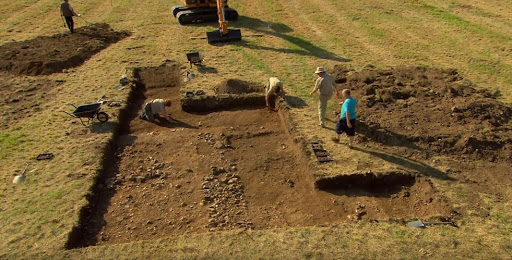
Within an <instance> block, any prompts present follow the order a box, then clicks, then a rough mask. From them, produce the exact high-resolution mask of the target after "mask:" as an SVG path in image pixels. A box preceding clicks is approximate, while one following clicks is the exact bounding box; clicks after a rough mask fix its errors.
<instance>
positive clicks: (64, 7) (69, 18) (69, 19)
mask: <svg viewBox="0 0 512 260" xmlns="http://www.w3.org/2000/svg"><path fill="white" fill-rule="evenodd" d="M60 15H61V16H62V17H64V19H65V20H66V24H67V25H68V28H69V31H70V32H71V33H74V32H75V28H74V27H75V23H74V21H73V16H78V17H80V16H81V15H80V14H77V13H75V11H74V10H73V7H71V5H70V4H69V0H64V2H63V3H62V4H60Z"/></svg>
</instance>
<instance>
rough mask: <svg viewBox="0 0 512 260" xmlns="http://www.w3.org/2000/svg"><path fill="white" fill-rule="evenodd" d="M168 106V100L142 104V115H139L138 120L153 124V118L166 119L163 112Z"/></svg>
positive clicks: (156, 100) (165, 113) (169, 102)
mask: <svg viewBox="0 0 512 260" xmlns="http://www.w3.org/2000/svg"><path fill="white" fill-rule="evenodd" d="M170 106H171V101H170V100H169V99H153V100H151V101H149V102H147V103H146V104H144V110H143V112H142V115H140V119H144V120H147V121H149V122H153V121H155V116H159V117H162V118H166V117H167V112H166V111H165V107H170Z"/></svg>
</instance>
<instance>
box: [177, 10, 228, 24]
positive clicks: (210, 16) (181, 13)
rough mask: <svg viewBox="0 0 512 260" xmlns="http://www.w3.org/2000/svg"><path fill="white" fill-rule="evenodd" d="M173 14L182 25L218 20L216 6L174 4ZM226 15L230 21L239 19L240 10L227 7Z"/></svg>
mask: <svg viewBox="0 0 512 260" xmlns="http://www.w3.org/2000/svg"><path fill="white" fill-rule="evenodd" d="M172 13H173V16H174V17H176V19H177V20H178V22H179V23H180V24H181V25H185V24H196V23H209V22H216V21H217V20H218V19H219V18H218V16H217V9H215V8H186V7H184V6H173V8H172ZM225 16H226V20H228V21H236V20H238V12H237V11H236V10H235V9H232V8H229V7H226V8H225Z"/></svg>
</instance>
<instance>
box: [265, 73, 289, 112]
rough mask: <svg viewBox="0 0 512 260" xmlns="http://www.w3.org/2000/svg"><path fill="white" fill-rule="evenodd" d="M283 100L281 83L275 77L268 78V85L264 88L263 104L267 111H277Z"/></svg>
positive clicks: (283, 94)
mask: <svg viewBox="0 0 512 260" xmlns="http://www.w3.org/2000/svg"><path fill="white" fill-rule="evenodd" d="M278 99H279V100H278ZM284 99H285V93H284V88H283V82H281V80H279V79H278V78H277V77H271V78H269V79H268V83H267V85H266V86H265V102H266V104H267V108H268V109H269V110H274V111H277V110H278V109H279V107H278V106H279V102H281V101H283V100H284Z"/></svg>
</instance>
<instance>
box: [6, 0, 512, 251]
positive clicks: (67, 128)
mask: <svg viewBox="0 0 512 260" xmlns="http://www.w3.org/2000/svg"><path fill="white" fill-rule="evenodd" d="M469 2H471V1H469ZM491 2H493V3H495V4H500V3H501V2H499V1H491ZM72 3H73V5H74V6H75V8H76V9H77V10H78V11H79V12H81V13H84V18H85V19H87V20H88V21H89V22H108V23H110V24H111V26H112V27H113V28H114V29H127V30H130V31H132V32H133V36H132V37H130V38H128V39H126V40H124V41H121V42H119V43H117V44H115V45H113V46H111V47H110V48H108V49H106V50H105V51H103V52H102V53H99V54H98V55H95V56H94V57H93V58H92V59H91V60H89V61H87V62H86V63H85V64H84V65H83V66H81V67H79V68H75V69H71V70H69V73H62V74H57V75H52V76H48V77H47V78H48V79H65V80H66V83H65V84H63V85H62V86H60V87H58V88H57V89H55V90H54V91H55V92H57V95H56V97H55V98H54V99H52V100H50V101H49V102H48V103H47V104H45V105H44V109H43V111H42V112H41V113H40V114H38V117H36V118H33V119H30V120H23V122H19V123H17V124H16V125H14V126H13V127H12V128H11V129H9V130H8V131H5V132H2V133H0V144H1V148H2V149H1V151H0V163H2V165H3V167H2V168H3V169H2V177H3V178H2V180H4V181H3V182H2V183H0V200H1V204H0V222H1V223H2V232H0V258H1V259H4V258H5V259H9V258H11V259H23V258H30V259H63V258H72V259H133V258H139V259H171V258H175V259H180V258H182V259H183V258H196V257H197V258H206V259H247V258H261V259H302V258H306V259H307V258H311V259H321V258H324V259H383V258H387V259H424V258H431V259H446V258H460V259H488V258H494V259H506V258H507V257H509V256H510V255H511V254H512V252H511V250H512V249H511V248H512V243H511V242H510V239H509V236H508V235H509V234H510V229H511V223H510V221H511V220H510V219H511V218H510V212H511V207H510V205H508V204H504V205H502V206H501V207H493V209H492V211H491V215H490V218H489V219H486V218H481V217H478V216H477V215H476V214H475V216H472V215H471V214H469V213H466V215H465V218H464V219H463V221H464V223H463V225H461V226H462V227H461V228H460V229H449V228H448V229H446V228H439V227H435V228H430V229H425V230H417V229H409V228H407V227H404V226H403V225H402V224H401V223H395V222H393V221H391V222H387V221H384V222H382V223H366V222H363V223H345V220H340V223H339V224H334V225H332V226H326V227H305V228H296V229H274V230H266V231H249V232H241V231H230V232H222V233H215V234H201V235H194V236H180V237H169V238H164V239H159V240H154V241H137V242H133V243H128V244H120V245H110V246H102V247H91V248H85V249H75V250H70V251H66V250H63V245H64V244H65V242H66V240H67V234H68V233H69V232H70V230H71V228H72V226H73V225H76V224H77V221H78V212H79V210H80V208H81V207H82V206H84V205H85V204H86V201H85V198H84V196H85V195H86V194H87V193H88V192H89V191H90V188H91V185H92V180H93V179H94V176H95V175H96V174H97V171H98V170H99V169H100V168H101V165H100V162H101V158H102V155H101V152H102V151H103V147H104V146H105V145H106V143H107V141H108V139H109V138H111V132H108V131H106V132H105V133H96V132H85V133H82V131H83V129H84V128H82V127H81V126H80V125H78V124H70V119H69V118H68V117H65V116H63V115H60V114H58V113H55V112H54V111H58V110H60V109H64V108H65V106H66V105H65V104H66V103H68V102H74V103H80V102H82V101H85V100H97V99H98V98H99V97H101V96H102V95H108V96H109V97H110V98H112V99H116V100H122V99H124V98H126V95H127V93H126V92H119V91H115V90H114V89H113V86H115V85H116V84H117V80H118V78H119V76H120V75H121V74H122V73H123V71H124V68H125V67H127V66H147V65H159V64H160V63H162V62H163V61H164V60H166V59H171V60H174V61H176V62H178V63H180V64H181V63H185V64H186V61H184V53H185V52H186V51H190V50H199V51H201V52H203V53H204V54H205V55H206V58H207V60H206V64H207V65H209V66H212V67H215V68H216V69H217V70H218V73H217V74H215V75H211V74H208V75H198V77H197V79H196V80H195V81H193V82H191V83H190V87H197V86H200V87H203V88H208V87H210V86H212V85H214V84H215V83H216V82H220V81H221V80H223V79H225V78H233V77H239V78H243V79H248V80H253V81H261V82H262V84H263V83H264V82H265V80H266V79H267V78H268V77H269V76H274V75H275V76H278V77H280V78H281V79H282V80H283V81H284V83H285V87H286V88H288V89H289V91H290V92H291V93H292V94H293V95H295V96H297V97H298V98H301V99H303V100H305V101H306V103H307V104H308V105H309V106H308V107H306V108H302V109H297V110H294V112H293V113H294V114H293V115H292V116H293V118H294V119H295V120H296V122H297V124H298V127H297V130H298V131H300V134H302V135H304V136H305V137H306V138H313V137H315V138H328V137H329V135H330V134H332V133H331V132H329V131H324V132H322V131H318V130H317V129H316V128H314V127H313V126H314V125H315V124H316V120H317V117H316V99H315V97H309V95H308V94H309V91H310V90H311V88H312V86H313V83H314V80H315V75H314V74H313V71H314V69H315V67H317V66H325V67H327V68H332V66H333V65H335V64H337V63H340V62H348V65H349V66H352V67H355V68H361V67H363V66H364V65H365V64H367V63H371V64H375V65H376V66H377V67H388V66H396V65H413V66H414V65H418V64H421V65H429V66H434V67H455V68H459V69H460V70H461V71H462V73H463V74H464V75H467V77H468V78H470V79H472V80H474V81H475V82H477V83H478V84H479V86H480V87H482V88H489V89H495V88H496V89H499V90H501V92H502V93H503V96H502V97H501V98H502V99H503V100H509V101H512V92H511V89H510V84H512V78H511V77H512V76H511V75H512V67H511V64H510V54H509V55H508V56H507V55H504V54H503V52H502V51H500V50H499V49H500V47H502V46H507V44H509V42H510V37H509V34H507V32H508V31H507V29H506V28H501V29H500V30H498V29H496V27H498V26H495V27H493V28H487V26H486V25H485V24H479V23H478V22H477V21H475V20H473V18H472V17H466V16H463V14H457V15H456V14H453V13H450V12H449V11H448V10H444V9H442V8H441V7H439V6H438V5H436V4H435V3H432V1H405V2H404V1H398V0H396V1H395V0H387V1H380V2H376V1H370V0H367V1H359V2H354V1H348V0H317V1H313V2H304V1H302V2H301V1H269V0H266V1H264V4H263V8H261V6H260V3H259V2H254V1H248V0H245V1H233V3H232V6H233V7H235V8H236V9H238V11H239V12H240V13H241V14H242V15H243V16H245V20H244V19H241V21H240V22H235V23H232V24H231V26H232V27H238V26H240V27H242V30H243V31H242V33H243V34H244V33H263V34H265V36H264V37H263V38H245V42H244V43H236V44H228V45H222V46H208V45H206V43H205V41H191V40H190V39H189V37H190V36H202V35H204V32H205V31H208V30H214V29H216V27H215V25H207V26H186V27H183V26H179V25H177V24H176V22H175V21H174V20H173V18H172V17H171V15H170V12H169V7H170V6H171V5H172V4H175V3H177V1H171V2H169V1H164V0H151V1H113V4H114V5H113V6H112V7H111V6H110V2H109V1H99V0H94V1H78V0H77V1H73V2H72ZM57 5H58V1H53V0H40V1H10V2H8V3H5V4H4V5H2V7H0V18H1V19H0V28H1V30H0V42H2V43H5V42H9V41H11V40H13V39H16V40H24V39H29V38H33V37H36V36H37V35H52V34H55V33H57V32H63V31H64V29H63V28H62V21H61V20H60V19H61V18H60V16H59V14H58V10H56V8H55V6H57ZM373 7H375V8H373ZM390 10H393V12H389V11H390ZM486 12H488V13H489V12H490V11H489V10H487V11H486ZM491 13H492V12H491ZM473 15H479V14H478V13H473ZM485 16H486V17H487V16H489V14H485ZM503 19H510V17H508V18H507V17H505V18H500V20H499V21H498V20H497V21H496V23H497V24H499V23H503ZM76 21H77V26H82V25H84V22H83V21H81V20H80V19H76ZM269 24H270V27H268V26H267V25H269ZM475 38H482V39H484V40H482V41H474V39H475ZM136 46H142V47H143V48H135V49H130V47H136ZM447 53H448V54H451V55H452V56H451V57H450V56H447ZM347 57H348V58H349V59H350V60H348V59H346V58H347ZM499 57H502V59H501V60H500V59H499ZM334 108H335V105H332V104H331V109H334ZM108 112H109V113H112V112H116V111H115V110H108ZM27 135H30V136H27ZM329 149H330V151H333V152H335V153H336V154H343V155H347V156H348V155H351V156H353V157H356V158H358V159H360V160H367V161H372V162H374V163H375V164H379V163H380V161H378V160H375V159H374V158H371V157H369V156H363V155H359V154H351V152H350V151H349V150H348V149H347V150H342V149H343V148H337V147H334V146H329ZM43 151H53V152H55V154H56V158H55V159H54V160H52V161H50V162H43V163H39V164H35V165H34V166H31V167H33V168H34V169H36V171H35V172H34V173H33V175H31V176H29V178H28V179H27V182H26V183H25V184H23V185H20V186H12V185H11V183H10V182H11V181H12V177H13V176H14V172H15V170H22V168H23V166H24V163H25V162H26V161H27V160H28V159H27V158H32V157H33V156H35V155H37V153H39V152H43ZM20 168H21V169H20ZM29 170H30V169H29ZM325 170H331V171H333V172H334V173H340V172H341V171H342V170H347V166H346V163H344V164H340V165H336V166H332V167H331V168H329V167H327V166H326V167H325ZM443 187H444V188H443V189H448V190H449V191H451V192H452V193H453V194H454V195H453V197H454V200H455V202H457V203H458V204H462V203H464V200H465V198H466V197H467V196H468V191H467V189H460V190H457V189H456V188H454V189H453V190H450V188H451V186H450V185H448V184H446V185H444V186H443ZM509 197H510V194H508V195H507V196H506V198H509ZM489 203H492V202H489ZM462 207H463V206H462ZM463 213H464V212H463Z"/></svg>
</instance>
